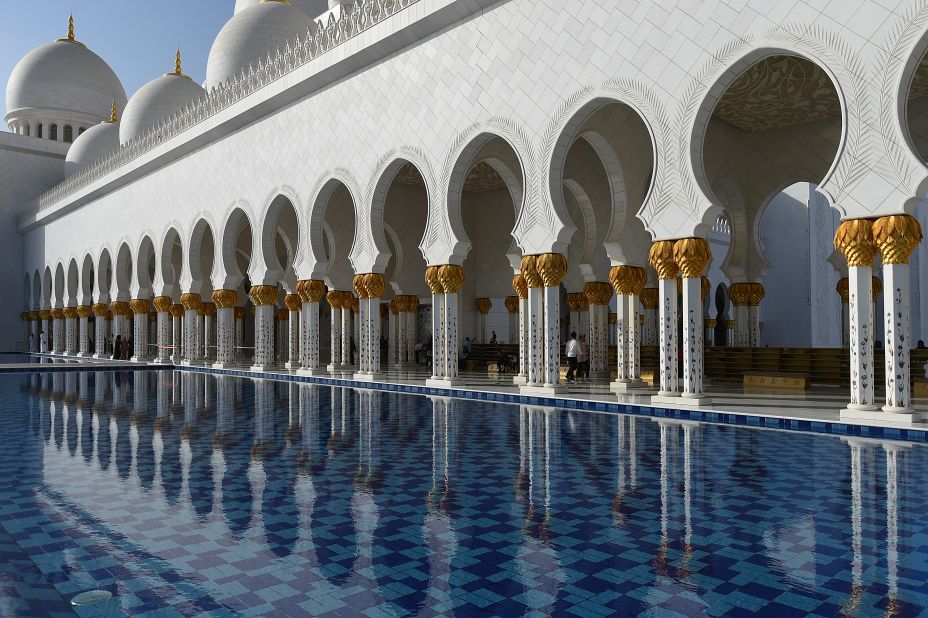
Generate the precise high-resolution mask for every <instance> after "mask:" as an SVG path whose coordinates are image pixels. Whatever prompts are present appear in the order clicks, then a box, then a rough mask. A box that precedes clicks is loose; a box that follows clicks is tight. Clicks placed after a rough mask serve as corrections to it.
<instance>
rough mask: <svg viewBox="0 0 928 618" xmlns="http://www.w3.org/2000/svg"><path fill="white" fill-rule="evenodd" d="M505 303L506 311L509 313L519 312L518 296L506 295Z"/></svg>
mask: <svg viewBox="0 0 928 618" xmlns="http://www.w3.org/2000/svg"><path fill="white" fill-rule="evenodd" d="M505 303H506V311H508V312H509V313H518V312H519V297H518V296H507V297H506V300H505Z"/></svg>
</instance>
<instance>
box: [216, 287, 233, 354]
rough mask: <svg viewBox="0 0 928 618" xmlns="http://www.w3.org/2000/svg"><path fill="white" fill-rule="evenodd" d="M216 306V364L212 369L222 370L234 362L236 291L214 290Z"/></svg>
mask: <svg viewBox="0 0 928 618" xmlns="http://www.w3.org/2000/svg"><path fill="white" fill-rule="evenodd" d="M213 303H214V304H215V305H216V362H214V363H213V367H215V368H217V369H222V368H224V367H230V366H232V364H233V362H234V361H235V306H236V305H237V304H238V292H237V291H236V290H214V291H213Z"/></svg>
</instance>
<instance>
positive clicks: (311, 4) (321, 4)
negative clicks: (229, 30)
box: [235, 0, 331, 17]
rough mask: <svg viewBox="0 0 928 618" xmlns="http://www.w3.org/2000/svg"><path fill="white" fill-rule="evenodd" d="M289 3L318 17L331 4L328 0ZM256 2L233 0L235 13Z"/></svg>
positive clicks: (255, 0)
mask: <svg viewBox="0 0 928 618" xmlns="http://www.w3.org/2000/svg"><path fill="white" fill-rule="evenodd" d="M290 3H291V4H292V5H293V6H295V7H296V8H298V9H300V10H301V11H303V12H304V13H306V14H307V15H309V16H310V17H319V16H320V15H322V14H323V13H325V12H326V11H328V10H329V4H331V3H330V2H329V1H328V0H290ZM256 4H261V0H235V14H236V15H238V14H239V13H241V12H242V11H244V10H245V9H250V8H251V7H253V6H255V5H256Z"/></svg>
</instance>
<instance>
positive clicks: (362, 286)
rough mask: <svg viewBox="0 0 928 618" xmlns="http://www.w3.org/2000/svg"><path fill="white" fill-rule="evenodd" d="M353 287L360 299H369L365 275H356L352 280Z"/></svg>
mask: <svg viewBox="0 0 928 618" xmlns="http://www.w3.org/2000/svg"><path fill="white" fill-rule="evenodd" d="M351 287H352V288H354V293H355V294H357V295H358V298H367V282H366V280H365V276H364V275H355V276H354V277H352V278H351Z"/></svg>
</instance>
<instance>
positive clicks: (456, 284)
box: [438, 264, 464, 294]
mask: <svg viewBox="0 0 928 618" xmlns="http://www.w3.org/2000/svg"><path fill="white" fill-rule="evenodd" d="M438 281H439V282H440V283H441V287H442V289H443V290H444V292H445V294H457V293H459V292H460V291H461V288H462V287H464V267H463V266H457V265H455V264H443V265H442V266H441V267H439V269H438Z"/></svg>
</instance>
